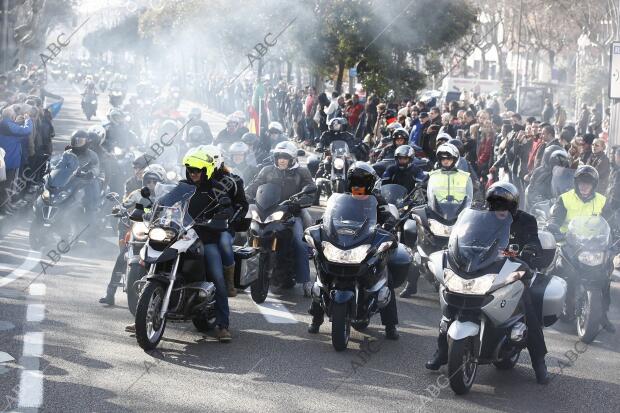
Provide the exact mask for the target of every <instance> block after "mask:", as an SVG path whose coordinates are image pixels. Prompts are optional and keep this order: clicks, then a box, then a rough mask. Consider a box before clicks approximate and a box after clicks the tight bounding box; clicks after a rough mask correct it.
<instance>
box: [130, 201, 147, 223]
mask: <svg viewBox="0 0 620 413" xmlns="http://www.w3.org/2000/svg"><path fill="white" fill-rule="evenodd" d="M138 205H140V204H136V209H134V210H133V211H132V212H131V215H130V216H129V219H130V220H132V221H134V222H142V221H144V209H143V208H138ZM140 207H142V205H140Z"/></svg>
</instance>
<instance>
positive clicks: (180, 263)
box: [131, 184, 228, 351]
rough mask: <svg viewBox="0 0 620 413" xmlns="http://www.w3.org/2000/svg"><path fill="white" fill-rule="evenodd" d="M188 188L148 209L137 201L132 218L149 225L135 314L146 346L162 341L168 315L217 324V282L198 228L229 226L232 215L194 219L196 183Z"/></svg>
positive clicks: (202, 327) (206, 326)
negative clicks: (208, 270) (209, 274)
mask: <svg viewBox="0 0 620 413" xmlns="http://www.w3.org/2000/svg"><path fill="white" fill-rule="evenodd" d="M183 189H184V191H183V193H182V195H181V196H180V197H179V198H178V200H177V202H175V203H174V204H173V205H172V206H170V207H168V206H163V205H160V204H159V203H158V202H156V203H155V204H154V205H153V208H152V210H151V212H149V213H145V212H144V209H143V206H142V205H140V204H136V209H135V210H134V211H133V213H132V215H131V220H132V221H136V222H144V224H145V227H146V228H147V231H146V233H147V240H146V243H145V245H144V247H143V248H142V249H141V250H140V259H141V260H142V261H143V262H144V263H145V264H146V265H148V266H149V270H148V273H147V275H146V276H145V277H144V278H143V279H142V280H140V281H139V282H138V284H141V285H139V289H140V298H139V299H138V304H137V307H136V315H135V320H136V340H137V342H138V345H139V346H140V347H141V348H143V349H144V350H146V351H148V350H152V349H154V348H156V347H157V345H158V344H159V341H160V340H161V338H162V337H163V334H164V330H165V328H166V323H167V321H168V320H170V321H187V320H191V321H192V323H193V324H194V326H195V327H196V328H197V329H198V330H199V331H208V330H211V329H212V328H213V327H214V326H215V285H214V284H213V283H212V282H209V281H205V279H204V274H205V268H204V258H203V245H202V242H201V241H200V238H199V237H198V234H197V233H196V231H195V230H194V228H197V227H203V228H206V229H207V230H210V231H213V232H224V231H226V230H228V217H227V216H226V215H218V214H216V215H215V216H214V217H213V218H212V219H210V220H208V221H206V222H196V221H195V220H192V219H191V218H190V216H189V214H188V212H187V210H188V207H189V199H190V197H191V196H192V195H193V193H194V191H195V187H194V186H192V185H190V184H184V188H183ZM143 191H144V189H143ZM145 195H148V193H146V194H145V193H143V196H145Z"/></svg>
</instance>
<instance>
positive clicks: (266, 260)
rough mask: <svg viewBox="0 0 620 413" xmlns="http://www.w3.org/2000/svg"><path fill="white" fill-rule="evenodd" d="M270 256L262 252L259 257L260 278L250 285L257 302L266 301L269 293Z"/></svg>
mask: <svg viewBox="0 0 620 413" xmlns="http://www.w3.org/2000/svg"><path fill="white" fill-rule="evenodd" d="M270 258H271V257H270V256H269V254H268V253H261V255H260V257H258V278H257V279H256V280H255V281H254V282H253V283H252V284H251V285H250V295H251V296H252V300H254V302H255V303H256V304H261V303H263V302H265V300H266V299H267V294H268V293H269V269H270V268H269V266H270V264H271V260H270Z"/></svg>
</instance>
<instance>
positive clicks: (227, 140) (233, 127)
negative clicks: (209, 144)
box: [214, 115, 244, 151]
mask: <svg viewBox="0 0 620 413" xmlns="http://www.w3.org/2000/svg"><path fill="white" fill-rule="evenodd" d="M243 133H244V130H243V129H240V122H239V119H238V118H237V117H236V116H235V115H228V116H227V117H226V128H225V129H222V130H221V131H220V133H218V134H217V137H216V138H215V143H214V144H215V145H218V146H220V147H221V148H222V150H224V151H226V150H228V147H229V146H230V145H231V144H233V143H235V142H238V141H240V140H241V137H242V136H243Z"/></svg>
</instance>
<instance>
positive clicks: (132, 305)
mask: <svg viewBox="0 0 620 413" xmlns="http://www.w3.org/2000/svg"><path fill="white" fill-rule="evenodd" d="M145 274H146V270H145V269H144V267H142V266H140V265H132V266H130V267H129V273H128V274H127V307H128V308H129V312H130V313H131V315H133V316H135V315H136V307H137V306H138V299H139V298H140V296H139V295H138V292H137V291H136V287H135V286H134V283H135V282H136V281H138V280H140V279H141V278H142V277H143V276H144V275H145Z"/></svg>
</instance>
